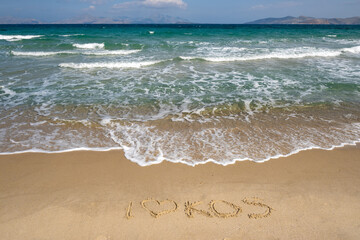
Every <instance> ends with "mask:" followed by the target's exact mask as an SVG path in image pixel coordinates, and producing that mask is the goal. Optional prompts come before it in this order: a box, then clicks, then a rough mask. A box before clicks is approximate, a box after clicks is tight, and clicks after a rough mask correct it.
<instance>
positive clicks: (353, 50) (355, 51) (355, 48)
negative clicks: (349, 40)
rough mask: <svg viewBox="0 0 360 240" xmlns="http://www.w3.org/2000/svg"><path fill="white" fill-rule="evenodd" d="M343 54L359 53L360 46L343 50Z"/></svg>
mask: <svg viewBox="0 0 360 240" xmlns="http://www.w3.org/2000/svg"><path fill="white" fill-rule="evenodd" d="M343 51H344V52H350V53H355V54H356V53H360V46H355V47H351V48H344V49H343Z"/></svg>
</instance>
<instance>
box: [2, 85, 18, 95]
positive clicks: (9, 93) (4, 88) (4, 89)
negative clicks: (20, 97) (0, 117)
mask: <svg viewBox="0 0 360 240" xmlns="http://www.w3.org/2000/svg"><path fill="white" fill-rule="evenodd" d="M0 89H2V90H3V91H4V94H7V95H9V96H10V97H12V96H15V95H16V92H14V91H13V90H11V89H8V88H6V87H5V86H0Z"/></svg>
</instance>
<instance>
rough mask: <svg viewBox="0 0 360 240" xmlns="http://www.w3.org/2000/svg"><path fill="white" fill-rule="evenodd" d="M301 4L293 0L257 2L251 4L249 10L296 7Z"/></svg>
mask: <svg viewBox="0 0 360 240" xmlns="http://www.w3.org/2000/svg"><path fill="white" fill-rule="evenodd" d="M300 5H303V3H302V2H295V1H284V2H277V3H271V4H259V5H255V6H252V7H251V8H250V9H251V10H265V9H271V8H291V7H297V6H300Z"/></svg>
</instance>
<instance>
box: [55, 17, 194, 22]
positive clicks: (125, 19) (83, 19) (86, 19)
mask: <svg viewBox="0 0 360 240" xmlns="http://www.w3.org/2000/svg"><path fill="white" fill-rule="evenodd" d="M55 23H57V24H179V23H190V21H188V20H186V19H183V18H179V17H171V16H168V15H155V16H152V17H147V18H129V17H119V18H105V17H94V16H91V15H83V16H80V17H77V18H73V19H67V20H63V21H58V22H55Z"/></svg>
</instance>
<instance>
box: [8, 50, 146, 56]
mask: <svg viewBox="0 0 360 240" xmlns="http://www.w3.org/2000/svg"><path fill="white" fill-rule="evenodd" d="M140 51H141V50H103V51H52V52H42V51H39V52H19V51H10V54H12V55H14V56H28V57H47V56H54V55H61V54H83V55H95V56H106V55H128V54H133V53H137V52H140Z"/></svg>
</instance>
